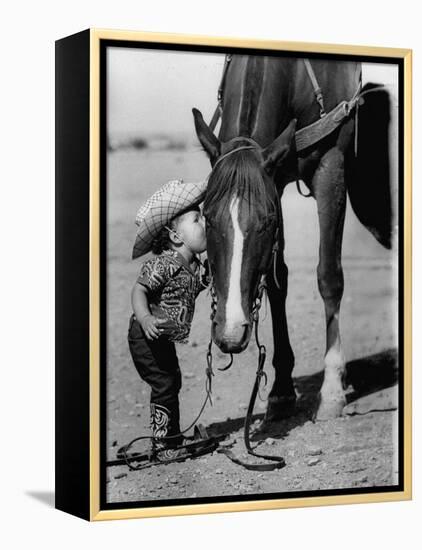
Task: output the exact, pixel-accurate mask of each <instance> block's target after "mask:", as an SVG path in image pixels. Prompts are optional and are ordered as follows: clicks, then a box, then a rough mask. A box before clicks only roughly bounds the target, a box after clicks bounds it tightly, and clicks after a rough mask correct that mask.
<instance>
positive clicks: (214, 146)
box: [192, 108, 221, 161]
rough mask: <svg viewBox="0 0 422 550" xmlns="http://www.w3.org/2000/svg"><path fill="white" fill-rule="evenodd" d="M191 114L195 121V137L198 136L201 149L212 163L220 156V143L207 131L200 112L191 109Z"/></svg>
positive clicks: (207, 128)
mask: <svg viewBox="0 0 422 550" xmlns="http://www.w3.org/2000/svg"><path fill="white" fill-rule="evenodd" d="M192 113H193V118H194V121H195V130H196V135H197V136H198V139H199V141H200V142H201V145H202V147H203V148H204V149H205V151H206V152H207V155H208V156H209V157H210V160H211V161H213V160H215V159H216V158H217V157H218V156H219V155H220V149H221V145H220V141H219V140H218V139H217V138H216V137H215V135H214V134H213V132H211V130H210V129H209V127H208V125H207V124H206V122H205V121H204V118H203V116H202V114H201V112H200V111H198V109H195V108H193V109H192Z"/></svg>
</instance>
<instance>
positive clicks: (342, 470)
mask: <svg viewBox="0 0 422 550" xmlns="http://www.w3.org/2000/svg"><path fill="white" fill-rule="evenodd" d="M109 157H110V158H109V176H110V179H109V200H108V205H109V212H108V219H109V233H108V260H109V268H108V269H109V271H108V320H109V321H108V322H109V331H108V364H107V380H108V396H107V397H108V404H107V406H108V415H107V423H108V434H107V435H108V437H107V452H108V459H112V458H115V453H116V450H117V449H118V447H119V446H120V445H122V444H124V443H127V442H128V441H130V440H131V439H132V438H134V437H136V436H138V435H141V434H148V422H149V390H148V387H147V386H146V385H145V384H144V383H143V382H142V381H141V380H140V379H139V378H138V375H137V373H136V371H135V369H134V367H133V366H132V363H131V359H130V355H129V350H128V347H127V342H126V334H127V325H128V319H129V315H130V291H131V286H132V284H133V282H134V281H135V278H136V274H137V271H138V269H139V263H137V262H132V261H131V260H130V255H131V247H132V244H133V239H134V235H135V226H134V224H133V220H134V217H135V214H136V210H137V208H138V206H139V204H140V203H141V202H142V200H144V198H145V197H146V196H148V195H149V194H151V193H152V192H153V191H154V190H155V189H156V188H157V187H158V186H159V185H161V184H162V183H163V182H165V181H167V180H168V179H172V178H174V177H183V178H184V179H185V180H189V179H197V178H199V177H203V176H204V174H206V173H207V170H208V166H207V162H206V160H205V159H204V158H203V156H202V154H201V153H199V152H191V151H189V152H187V153H186V154H183V153H178V152H172V153H168V152H166V153H148V152H115V153H113V154H111V155H110V156H109ZM188 160H189V164H188V162H187V161H188ZM283 212H284V217H285V224H286V229H285V233H286V243H287V244H286V247H287V249H286V257H287V262H288V265H289V270H290V278H289V297H288V319H289V330H290V337H291V342H292V347H293V350H294V352H295V356H296V366H295V370H294V373H293V374H294V377H295V383H296V390H297V393H298V397H299V400H298V407H297V412H296V414H295V415H294V417H292V418H291V419H289V420H288V421H284V422H281V423H279V424H276V425H274V426H273V427H272V428H271V431H270V432H264V433H257V434H256V435H255V436H254V440H255V444H259V447H258V449H257V450H258V451H259V452H264V453H267V454H274V455H281V456H283V457H284V458H285V460H286V464H287V465H286V467H285V468H283V469H281V470H278V471H274V472H269V473H256V472H250V471H248V470H245V469H243V468H241V467H240V466H237V465H235V464H233V463H231V462H230V461H229V460H228V458H227V457H225V456H223V455H221V454H217V453H214V454H212V455H207V456H205V457H203V458H198V459H196V460H191V461H188V462H185V463H181V464H172V465H167V466H157V467H154V468H150V469H148V470H144V471H142V472H130V471H128V468H127V467H125V466H122V467H114V468H109V469H108V472H107V498H108V501H109V502H130V501H149V500H160V501H161V500H164V499H179V498H183V499H185V498H195V497H212V496H222V495H232V496H233V495H249V494H250V495H257V494H265V493H277V492H290V491H294V492H297V491H307V490H329V489H339V488H350V487H353V488H356V487H374V486H377V487H380V486H387V485H392V484H395V483H397V475H398V467H397V410H396V406H397V395H396V386H395V385H394V384H395V382H396V380H397V372H396V362H397V361H396V352H395V351H394V350H395V349H396V348H397V330H396V326H397V319H396V314H395V309H396V306H395V303H396V286H397V285H396V277H397V271H396V268H395V265H394V262H393V260H392V258H393V257H394V254H391V253H389V252H387V251H385V250H383V249H382V248H381V247H380V246H379V245H378V244H377V243H376V242H375V241H374V239H373V238H372V237H371V236H370V235H369V233H367V232H366V230H365V229H363V228H362V227H361V226H360V225H359V224H358V222H357V221H356V219H355V218H354V216H353V214H352V213H351V210H350V208H349V210H348V215H347V219H346V228H345V239H344V253H343V260H344V268H345V285H346V288H345V294H344V298H343V303H342V312H341V329H342V339H343V345H344V350H345V353H346V357H347V359H348V361H349V364H348V379H347V382H348V400H349V401H350V404H349V406H348V409H346V411H345V412H348V413H350V414H346V415H345V416H344V417H341V418H338V419H336V420H333V421H329V422H325V423H313V422H312V415H313V412H314V410H315V404H316V396H317V393H318V388H319V386H320V385H321V381H322V378H321V369H322V365H323V363H322V360H323V353H324V343H325V327H324V316H323V306H322V301H321V299H320V297H319V294H318V290H317V284H316V271H315V267H316V264H317V250H318V227H317V220H316V213H315V204H314V202H313V199H304V198H302V197H300V196H299V195H298V194H297V192H296V191H295V188H294V186H290V188H288V190H287V192H286V195H285V197H284V198H283ZM209 303H210V302H209V296H207V295H206V294H205V293H203V295H201V297H200V299H199V300H198V304H197V310H196V313H195V319H194V324H193V327H192V332H191V337H190V341H189V344H188V345H179V346H178V354H179V360H180V365H181V369H182V373H183V388H182V391H181V396H180V401H181V417H182V426H187V425H189V424H190V422H191V421H192V420H193V419H194V417H195V416H196V414H197V412H198V411H199V408H200V406H201V404H202V402H203V399H204V396H205V393H204V382H205V366H206V365H205V352H206V347H207V344H208V339H209V331H210V327H209V307H210V306H209ZM261 317H262V318H263V322H262V326H261V328H260V334H261V338H262V340H263V342H264V343H265V344H266V346H267V349H268V358H267V363H266V371H267V373H268V377H269V383H268V386H267V389H265V390H263V392H262V397H263V399H264V401H260V400H258V401H257V404H256V408H255V414H256V415H257V416H256V421H257V422H256V424H255V427H257V426H258V423H259V419H260V418H262V415H263V413H264V411H265V408H266V402H265V399H266V395H267V392H268V390H269V388H270V387H271V382H272V374H273V373H272V366H271V350H272V337H271V329H270V311H269V307H268V313H267V315H266V316H265V304H264V305H263V308H262V314H261ZM214 353H215V364H216V366H224V365H225V364H226V363H227V357H226V356H224V355H223V354H221V353H220V352H218V350H217V349H216V348H215V347H214ZM256 359H257V352H256V347H255V345H254V343H253V341H251V343H250V345H249V347H248V349H247V350H246V351H245V352H244V353H243V354H241V355H239V356H235V360H234V364H233V366H232V367H231V369H230V370H229V371H227V372H224V373H222V372H218V371H217V370H216V376H215V377H214V382H213V397H214V405H213V407H212V408H211V407H209V406H208V407H207V408H206V410H205V411H204V414H203V416H202V418H201V422H202V423H203V424H204V425H206V426H207V427H209V428H210V430H211V431H212V432H213V433H229V434H230V436H229V437H230V440H231V441H232V442H233V443H234V446H233V450H234V451H235V452H236V453H237V454H239V455H240V456H242V454H243V453H244V452H245V449H244V445H243V432H242V424H243V419H244V415H245V412H246V407H247V403H248V401H249V395H250V391H251V389H252V385H253V381H254V373H255V370H256ZM386 387H388V388H389V389H388V390H384V391H383V393H382V394H381V395H380V394H379V393H377V394H376V393H374V392H375V391H378V390H380V388H386ZM362 395H366V397H364V398H363V400H362V401H360V400H359V399H358V398H359V397H361V396H362ZM353 413H359V414H353ZM246 456H247V455H244V456H243V458H246Z"/></svg>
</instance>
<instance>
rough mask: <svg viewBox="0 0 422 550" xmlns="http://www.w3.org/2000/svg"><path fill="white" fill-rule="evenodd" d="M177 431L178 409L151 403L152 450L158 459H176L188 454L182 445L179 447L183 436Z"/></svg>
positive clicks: (178, 429) (185, 456)
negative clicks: (172, 409)
mask: <svg viewBox="0 0 422 550" xmlns="http://www.w3.org/2000/svg"><path fill="white" fill-rule="evenodd" d="M172 413H173V414H172ZM179 431H180V428H179V415H178V411H177V410H174V411H171V410H170V409H168V408H167V407H164V406H163V405H158V404H156V403H151V432H152V435H153V439H152V450H153V454H154V455H155V456H156V457H157V458H158V460H163V461H166V460H178V459H184V458H187V457H188V456H189V453H188V451H187V450H186V449H184V448H183V446H180V447H179V445H180V444H182V443H183V436H182V435H179ZM172 436H175V437H172Z"/></svg>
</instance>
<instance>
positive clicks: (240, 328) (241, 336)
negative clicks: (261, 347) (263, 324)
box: [212, 321, 252, 353]
mask: <svg viewBox="0 0 422 550" xmlns="http://www.w3.org/2000/svg"><path fill="white" fill-rule="evenodd" d="M251 328H252V327H251V324H250V323H247V322H246V323H242V324H238V325H234V326H231V327H227V325H222V324H220V323H218V322H216V321H214V322H213V324H212V339H213V340H214V342H215V344H216V345H217V346H218V347H219V348H220V350H221V351H222V352H223V353H241V352H242V351H244V350H245V349H246V348H247V347H248V344H249V340H250V337H251V331H252V330H251Z"/></svg>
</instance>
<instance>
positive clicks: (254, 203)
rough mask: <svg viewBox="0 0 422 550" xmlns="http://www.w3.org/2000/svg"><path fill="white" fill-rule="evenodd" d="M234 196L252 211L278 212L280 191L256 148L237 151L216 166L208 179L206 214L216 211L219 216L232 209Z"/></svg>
mask: <svg viewBox="0 0 422 550" xmlns="http://www.w3.org/2000/svg"><path fill="white" fill-rule="evenodd" d="M233 196H237V197H239V199H240V200H241V201H243V202H244V205H246V207H247V208H249V213H250V214H253V213H258V214H261V215H262V216H264V217H267V216H269V215H270V214H276V213H277V202H276V201H277V200H278V198H277V192H276V191H275V189H274V190H273V192H271V188H270V187H269V184H268V182H266V181H265V179H264V174H263V169H262V168H261V166H260V162H259V160H258V158H257V155H256V152H254V151H251V150H243V151H239V152H236V153H234V154H233V155H230V156H228V157H227V158H226V159H224V160H222V161H221V162H220V163H218V164H217V165H216V166H215V167H214V169H213V171H212V172H211V175H210V177H209V179H208V186H207V193H206V196H205V202H204V213H205V215H207V213H208V214H209V213H210V212H211V211H212V214H213V216H216V217H218V216H219V215H220V214H222V213H223V212H224V211H225V209H226V208H229V205H230V202H231V198H232V197H233Z"/></svg>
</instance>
